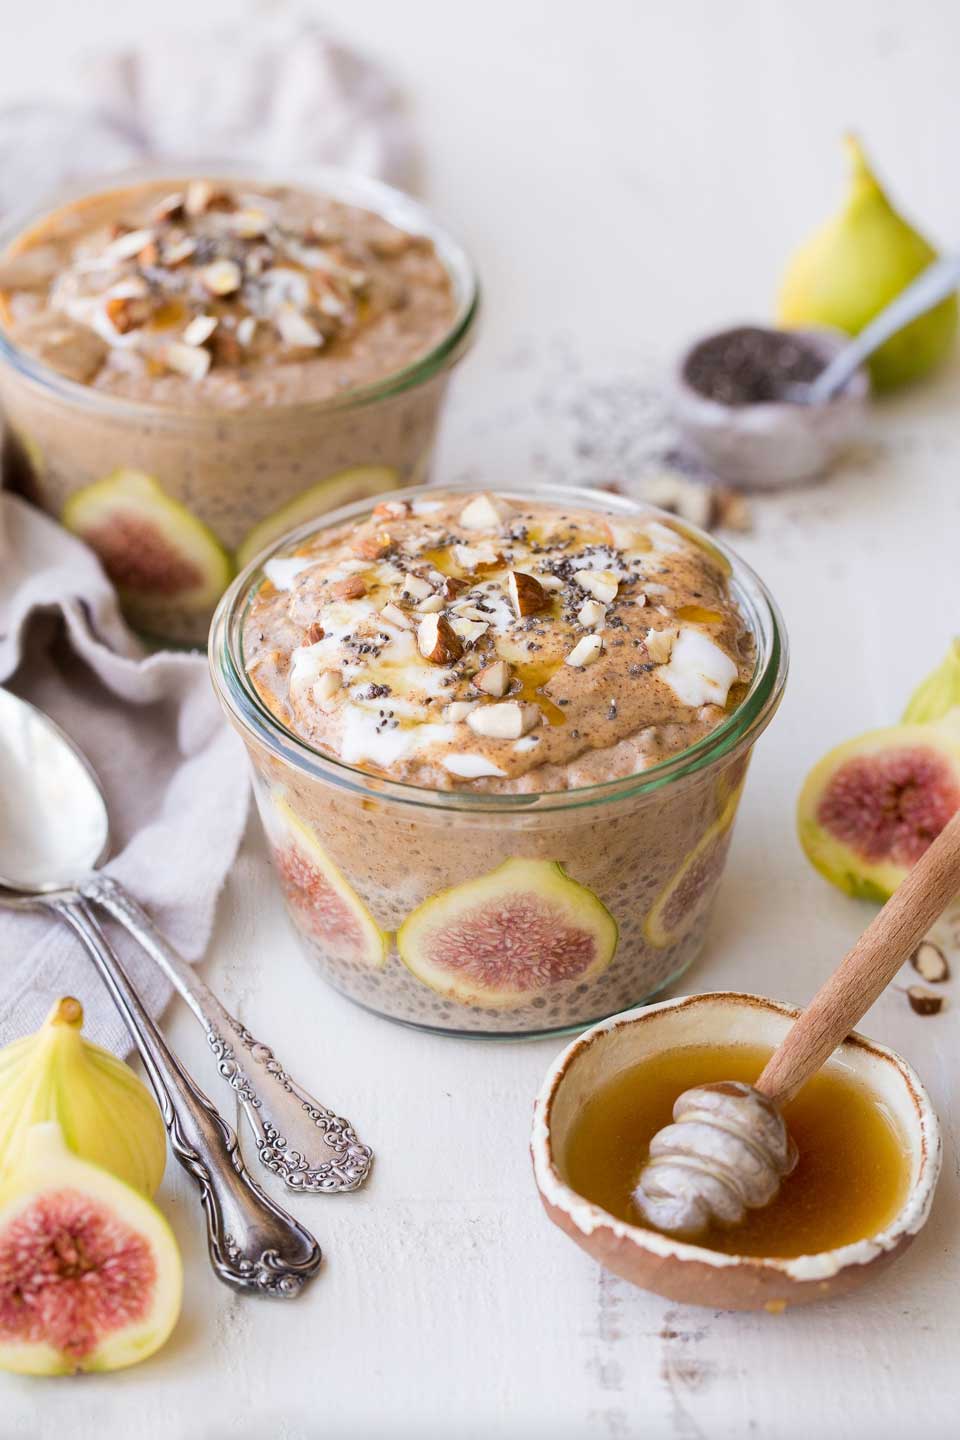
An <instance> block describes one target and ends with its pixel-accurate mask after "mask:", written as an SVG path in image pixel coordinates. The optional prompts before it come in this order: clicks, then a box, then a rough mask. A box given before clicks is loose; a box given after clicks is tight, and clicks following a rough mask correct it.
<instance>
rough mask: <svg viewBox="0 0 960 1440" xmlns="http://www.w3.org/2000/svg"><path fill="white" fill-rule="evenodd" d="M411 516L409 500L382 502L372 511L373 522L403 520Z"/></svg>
mask: <svg viewBox="0 0 960 1440" xmlns="http://www.w3.org/2000/svg"><path fill="white" fill-rule="evenodd" d="M409 514H410V501H409V500H381V502H380V504H379V505H375V506H374V507H373V509H372V510H371V511H370V518H371V520H403V519H405V518H406V516H407V515H409Z"/></svg>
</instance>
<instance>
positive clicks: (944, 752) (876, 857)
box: [797, 722, 960, 901]
mask: <svg viewBox="0 0 960 1440" xmlns="http://www.w3.org/2000/svg"><path fill="white" fill-rule="evenodd" d="M958 808H960V728H957V727H955V726H953V725H951V724H949V723H947V722H944V723H942V724H936V725H891V726H888V727H887V728H886V729H883V730H871V731H869V732H868V733H867V734H866V735H860V736H858V737H857V738H856V739H855V740H848V741H847V742H846V744H844V745H838V746H837V747H836V749H834V750H831V751H830V753H829V754H828V755H825V756H824V758H823V759H822V760H821V761H820V762H819V764H817V765H815V766H814V768H813V769H812V770H811V771H810V774H809V775H808V776H807V778H806V781H805V782H804V786H803V789H802V791H801V792H800V799H799V802H798V806H797V827H798V830H799V835H800V843H801V845H802V846H803V848H804V850H805V851H806V854H807V858H808V859H809V860H810V861H811V862H812V864H814V865H815V866H816V868H817V869H818V870H819V871H820V873H821V875H824V876H825V877H826V878H827V879H828V880H829V881H830V882H831V884H833V885H836V886H838V887H839V888H840V889H841V890H845V891H846V892H847V894H848V895H857V896H860V897H861V898H863V899H867V900H879V901H884V900H887V899H888V898H889V897H890V895H892V894H893V892H894V890H895V889H896V888H897V886H898V885H899V883H900V881H901V880H902V879H903V877H904V876H905V875H906V873H907V871H908V870H909V869H910V867H911V866H912V865H913V864H915V863H916V861H917V860H919V858H920V856H921V855H922V854H923V853H924V851H925V850H926V849H927V847H928V845H930V843H931V842H932V841H933V840H935V839H936V837H937V836H938V835H939V833H940V831H941V830H942V829H943V827H944V825H946V823H947V821H948V820H949V819H950V817H951V816H952V815H953V813H954V811H955V810H957V809H958Z"/></svg>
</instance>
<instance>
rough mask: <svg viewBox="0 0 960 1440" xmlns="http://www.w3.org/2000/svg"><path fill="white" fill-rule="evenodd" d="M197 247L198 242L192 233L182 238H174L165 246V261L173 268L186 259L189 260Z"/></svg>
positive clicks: (165, 263)
mask: <svg viewBox="0 0 960 1440" xmlns="http://www.w3.org/2000/svg"><path fill="white" fill-rule="evenodd" d="M196 248H197V242H196V240H194V238H193V236H192V235H185V236H184V237H183V239H182V240H173V241H171V243H170V244H169V245H165V246H164V247H163V263H164V265H167V266H169V268H170V269H171V270H173V269H176V267H177V266H178V265H182V264H183V262H184V260H189V259H190V256H191V255H193V254H194V253H195V251H196Z"/></svg>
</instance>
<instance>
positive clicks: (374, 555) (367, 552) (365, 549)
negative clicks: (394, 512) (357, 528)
mask: <svg viewBox="0 0 960 1440" xmlns="http://www.w3.org/2000/svg"><path fill="white" fill-rule="evenodd" d="M350 548H351V549H352V550H353V553H354V555H359V556H360V558H361V559H362V560H382V559H383V557H384V555H389V554H390V551H391V550H392V549H393V539H392V537H391V536H390V535H388V534H387V532H386V530H378V531H377V533H376V534H375V535H361V536H360V537H359V539H357V540H355V541H354V542H353V544H352V546H351V547H350Z"/></svg>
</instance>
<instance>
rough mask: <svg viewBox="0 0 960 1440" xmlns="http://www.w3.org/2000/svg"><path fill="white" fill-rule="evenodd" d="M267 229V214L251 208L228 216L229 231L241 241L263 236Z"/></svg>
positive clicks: (268, 223)
mask: <svg viewBox="0 0 960 1440" xmlns="http://www.w3.org/2000/svg"><path fill="white" fill-rule="evenodd" d="M269 227H270V216H269V215H268V214H267V212H266V211H265V210H257V209H255V208H254V207H253V206H251V207H250V209H248V210H238V211H236V213H235V214H233V215H231V216H230V229H231V230H232V231H233V233H234V235H239V236H240V238H241V239H242V240H256V238H257V236H258V235H265V234H266V232H267V230H268V229H269Z"/></svg>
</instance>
